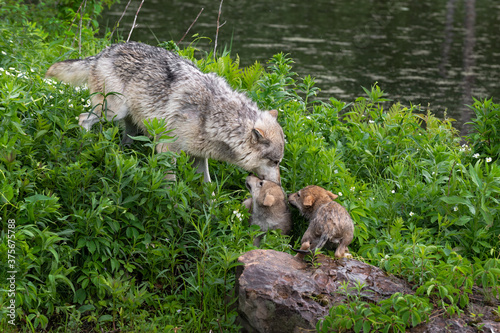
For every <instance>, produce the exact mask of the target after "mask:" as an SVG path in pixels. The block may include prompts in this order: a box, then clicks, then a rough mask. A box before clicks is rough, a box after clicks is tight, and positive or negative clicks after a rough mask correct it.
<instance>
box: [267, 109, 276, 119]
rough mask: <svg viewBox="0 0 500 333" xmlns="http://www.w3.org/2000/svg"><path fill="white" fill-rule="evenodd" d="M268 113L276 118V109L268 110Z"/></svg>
mask: <svg viewBox="0 0 500 333" xmlns="http://www.w3.org/2000/svg"><path fill="white" fill-rule="evenodd" d="M269 113H270V114H271V116H273V117H274V118H278V110H271V111H269Z"/></svg>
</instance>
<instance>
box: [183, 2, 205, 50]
mask: <svg viewBox="0 0 500 333" xmlns="http://www.w3.org/2000/svg"><path fill="white" fill-rule="evenodd" d="M203 9H204V8H202V9H201V10H200V12H199V13H198V15H197V16H196V18H195V19H194V21H193V23H191V25H190V26H189V28H188V29H187V30H186V32H185V33H184V36H182V38H181V40H180V41H178V42H177V45H179V44H180V43H181V42H182V40H183V39H184V37H186V35H187V34H188V32H189V30H191V28H192V27H193V25H194V24H195V22H196V21H197V20H198V17H200V15H201V12H202V11H203Z"/></svg>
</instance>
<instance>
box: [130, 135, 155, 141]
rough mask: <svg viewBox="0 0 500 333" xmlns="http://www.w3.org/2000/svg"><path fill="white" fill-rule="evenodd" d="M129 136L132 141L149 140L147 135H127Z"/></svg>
mask: <svg viewBox="0 0 500 333" xmlns="http://www.w3.org/2000/svg"><path fill="white" fill-rule="evenodd" d="M129 137H130V138H131V139H133V140H134V141H143V142H151V139H150V138H149V137H147V136H143V135H141V136H131V135H129Z"/></svg>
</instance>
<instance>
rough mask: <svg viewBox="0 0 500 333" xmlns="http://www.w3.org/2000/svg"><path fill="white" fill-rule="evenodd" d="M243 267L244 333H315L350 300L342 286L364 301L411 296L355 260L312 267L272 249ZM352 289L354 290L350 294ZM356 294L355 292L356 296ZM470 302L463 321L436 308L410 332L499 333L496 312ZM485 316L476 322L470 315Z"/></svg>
mask: <svg viewBox="0 0 500 333" xmlns="http://www.w3.org/2000/svg"><path fill="white" fill-rule="evenodd" d="M238 261H239V262H241V263H243V264H244V265H242V266H238V268H237V271H236V292H237V295H238V297H239V298H238V313H239V315H240V324H241V325H242V326H243V332H251V333H253V332H262V333H263V332H266V333H272V332H277V333H283V332H286V333H298V332H316V329H315V327H316V323H317V322H318V320H320V319H322V318H324V317H325V316H326V315H327V314H328V311H329V309H330V308H331V307H332V306H335V305H336V304H341V303H344V302H345V301H346V296H345V294H344V292H343V291H342V292H338V291H340V290H339V289H341V286H342V284H343V283H348V286H349V287H354V286H355V285H356V284H357V283H363V284H364V285H365V287H364V288H363V291H362V295H363V300H364V301H366V300H371V301H373V302H378V301H380V300H382V299H386V298H389V297H390V296H391V295H392V294H394V293H396V292H401V293H405V294H413V292H412V290H411V289H410V287H409V285H408V284H407V283H406V282H405V281H403V280H400V279H398V278H395V277H391V276H388V275H387V274H386V273H384V272H383V271H382V270H381V269H379V268H377V267H374V266H371V265H368V264H365V263H362V262H360V261H357V260H354V259H338V260H334V259H332V258H330V257H326V256H324V255H321V254H320V255H319V256H318V259H317V263H319V264H320V265H311V264H310V263H307V262H305V261H303V260H300V259H297V258H295V257H293V256H292V255H290V254H288V253H284V252H278V251H274V250H253V251H250V252H247V253H245V254H244V255H242V256H241V257H240V258H239V259H238ZM348 290H350V289H348ZM353 292H357V291H353ZM484 303H485V302H483V301H481V300H474V302H473V300H472V298H471V303H470V304H469V305H468V310H466V312H465V313H464V314H462V316H461V317H457V316H455V317H453V318H447V317H444V318H443V315H442V309H436V311H435V312H434V313H433V315H432V316H431V320H430V321H429V322H428V323H422V324H420V325H418V326H416V327H413V328H411V329H408V330H407V332H412V333H445V332H446V333H450V332H457V333H459V332H460V333H462V332H463V333H468V332H478V330H477V328H476V327H478V326H480V325H484V326H483V332H488V333H500V323H498V322H496V321H495V320H496V317H495V316H494V315H493V314H492V313H493V310H494V309H496V307H492V306H486V305H484ZM499 305H500V304H499ZM469 311H471V312H472V313H476V314H482V318H481V320H480V322H475V321H474V318H473V316H470V315H468V312H469Z"/></svg>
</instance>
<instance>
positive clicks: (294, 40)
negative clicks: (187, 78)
mask: <svg viewBox="0 0 500 333" xmlns="http://www.w3.org/2000/svg"><path fill="white" fill-rule="evenodd" d="M127 3H128V1H127V0H122V1H121V3H120V4H116V5H114V6H113V7H112V8H111V9H110V10H107V11H106V12H105V13H104V15H103V17H102V18H101V26H108V27H111V28H112V27H113V25H114V24H115V23H116V22H117V21H118V20H119V18H120V16H121V15H122V14H123V12H124V8H125V6H126V5H127ZM139 4H140V1H139V0H132V2H131V4H130V6H129V8H128V10H127V12H126V13H125V16H124V18H123V20H122V21H121V23H120V26H119V28H118V29H117V31H118V32H119V33H120V34H121V36H122V37H123V38H124V39H126V38H127V36H128V34H129V32H130V28H131V26H132V22H133V20H134V17H135V15H136V12H137V8H138V7H139ZM219 5H220V1H218V0H211V1H203V0H192V1H184V0H182V1H181V0H145V1H144V3H143V5H142V8H141V10H140V12H139V15H138V16H137V21H136V24H137V25H138V26H137V27H136V28H135V29H134V30H133V32H132V36H131V40H136V41H142V42H147V43H150V44H156V43H157V41H165V40H174V41H176V42H177V41H179V40H180V39H181V38H182V37H183V35H184V34H185V32H186V30H187V29H188V27H189V26H190V25H191V24H192V23H193V21H194V20H195V18H196V16H197V15H198V13H199V12H200V10H201V9H202V8H203V12H202V13H201V15H200V16H199V18H198V20H197V21H196V22H195V24H194V25H193V27H192V28H191V30H190V32H189V33H188V35H187V36H186V37H185V38H184V40H183V42H182V43H181V45H187V44H189V43H191V42H193V40H194V39H193V37H192V35H193V34H195V33H196V34H199V36H203V37H208V38H210V40H209V39H208V38H202V39H198V40H197V41H196V46H197V47H198V48H200V49H203V50H210V49H213V47H214V39H215V35H216V27H217V17H218V13H219ZM223 23H224V25H223V26H222V27H221V28H220V29H219V34H218V42H217V43H218V47H217V49H218V50H222V49H223V48H224V46H227V47H230V49H231V51H232V54H233V55H235V54H238V55H239V57H240V63H241V64H242V65H244V66H246V65H251V64H252V63H253V62H254V61H256V60H257V61H259V62H261V63H266V62H267V61H268V60H269V59H270V58H271V57H272V55H273V54H276V53H279V52H284V53H289V54H290V56H291V57H292V58H293V60H294V62H295V64H294V71H295V72H297V73H298V74H299V75H300V76H301V77H303V76H305V75H308V74H310V75H311V76H312V77H314V78H316V82H317V87H319V88H320V89H321V92H320V93H319V95H318V97H319V98H320V99H322V100H325V101H327V100H328V98H330V97H335V98H337V99H341V100H343V101H346V102H350V101H353V100H354V99H355V98H356V97H358V96H362V95H363V94H364V93H363V89H362V88H361V87H362V86H363V87H366V88H369V87H370V86H371V85H373V84H374V83H375V82H378V84H379V86H380V87H381V88H382V89H383V90H384V91H385V92H387V94H388V95H387V97H388V98H390V99H392V100H395V101H401V102H402V103H403V104H406V105H409V103H410V102H412V103H413V104H414V105H418V104H420V105H421V106H422V107H423V108H424V109H427V108H429V109H430V110H431V111H432V112H433V113H435V114H436V115H438V116H439V117H442V116H443V115H444V113H445V112H446V113H447V114H448V116H450V117H452V118H455V119H456V120H457V123H456V127H458V128H459V129H462V124H463V123H464V122H466V121H469V120H470V118H471V116H472V114H471V112H470V111H469V109H468V108H467V107H465V106H464V105H465V104H471V103H472V99H471V96H474V97H476V98H481V99H482V98H490V97H493V98H494V101H496V102H498V100H499V99H500V1H497V0H418V1H414V0H407V1H404V0H356V1H353V0H316V1H304V0H290V1H283V0H279V1H275V0H265V1H264V0H251V1H250V0H238V1H234V0H233V1H231V0H226V1H224V2H223V3H222V11H221V16H220V24H223Z"/></svg>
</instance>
